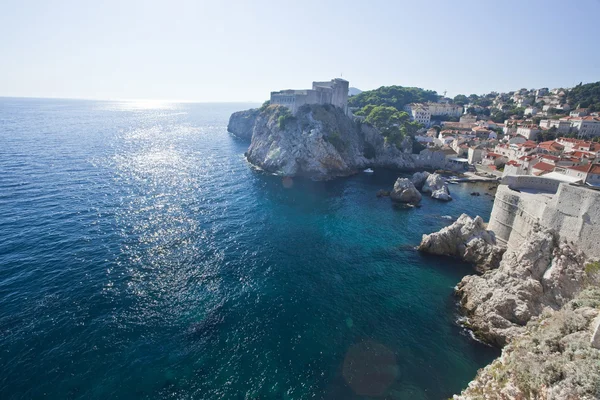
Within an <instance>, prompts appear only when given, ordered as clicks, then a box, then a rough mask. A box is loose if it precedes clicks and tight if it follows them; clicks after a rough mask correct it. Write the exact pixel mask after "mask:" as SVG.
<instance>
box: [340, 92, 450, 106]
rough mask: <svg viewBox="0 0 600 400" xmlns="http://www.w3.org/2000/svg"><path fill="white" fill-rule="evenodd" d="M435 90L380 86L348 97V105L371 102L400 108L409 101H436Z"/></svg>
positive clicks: (361, 104) (364, 104)
mask: <svg viewBox="0 0 600 400" xmlns="http://www.w3.org/2000/svg"><path fill="white" fill-rule="evenodd" d="M439 97H440V96H439V95H438V94H437V92H435V91H433V90H424V89H421V88H417V87H403V86H382V87H380V88H379V89H375V90H367V91H365V92H362V93H360V94H358V95H356V96H352V97H350V98H349V99H348V105H349V106H350V107H364V106H366V105H369V104H372V105H376V106H389V107H395V108H397V109H398V110H402V109H403V108H404V106H406V105H407V104H410V103H425V102H428V101H437V100H438V99H439Z"/></svg>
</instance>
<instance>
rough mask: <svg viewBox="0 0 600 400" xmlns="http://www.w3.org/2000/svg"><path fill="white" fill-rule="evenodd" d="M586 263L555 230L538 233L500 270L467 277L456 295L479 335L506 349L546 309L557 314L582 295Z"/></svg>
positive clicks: (509, 253) (510, 255) (506, 257)
mask: <svg viewBox="0 0 600 400" xmlns="http://www.w3.org/2000/svg"><path fill="white" fill-rule="evenodd" d="M583 265H584V259H583V255H582V254H581V253H578V252H576V251H575V250H574V249H573V248H572V247H571V245H569V244H567V243H564V242H563V243H557V240H556V238H555V236H554V233H553V232H552V231H550V230H545V229H542V230H534V231H533V232H532V234H531V235H530V236H529V237H528V238H527V239H526V240H524V241H523V244H522V245H521V246H520V247H519V248H518V249H515V250H509V251H507V252H506V253H505V254H504V256H503V258H502V261H501V263H500V267H499V268H498V269H495V270H491V271H489V272H487V273H485V274H484V275H483V276H466V277H465V278H463V280H462V281H461V282H460V283H459V284H458V287H457V292H456V293H457V295H458V296H459V297H460V303H461V306H462V308H463V309H464V311H465V312H466V314H467V316H468V318H469V325H470V326H471V327H472V328H473V330H474V331H475V332H476V334H477V335H478V336H479V337H480V338H482V339H483V340H486V341H488V342H490V343H494V344H496V345H499V346H504V345H505V344H506V343H507V342H509V341H510V340H511V339H513V338H514V337H515V336H517V335H519V334H520V333H523V331H524V329H525V328H524V327H525V324H527V322H528V321H529V320H530V319H531V318H532V317H534V316H538V315H540V314H541V313H542V311H543V310H544V308H546V307H550V308H552V309H555V310H556V309H558V308H560V307H561V306H562V305H564V304H565V303H566V302H568V301H569V300H571V299H572V298H573V296H574V295H575V294H576V293H577V292H578V291H579V290H581V288H582V287H583V283H584V281H585V277H586V274H585V270H584V266H583Z"/></svg>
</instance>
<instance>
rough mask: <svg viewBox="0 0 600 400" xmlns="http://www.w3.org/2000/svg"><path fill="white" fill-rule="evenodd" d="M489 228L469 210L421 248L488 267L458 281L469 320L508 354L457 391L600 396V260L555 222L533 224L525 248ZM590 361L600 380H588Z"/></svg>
mask: <svg viewBox="0 0 600 400" xmlns="http://www.w3.org/2000/svg"><path fill="white" fill-rule="evenodd" d="M485 228H486V227H485V224H484V223H483V220H482V219H481V218H480V217H476V218H470V217H469V216H467V215H466V214H463V215H461V217H460V218H459V219H458V220H457V221H456V222H454V223H453V224H452V225H450V226H448V227H446V228H444V229H442V230H440V231H439V232H435V233H432V234H430V235H423V239H422V241H421V244H420V245H419V247H418V249H419V250H420V251H423V252H427V253H432V254H438V255H447V256H452V257H456V258H460V259H462V260H464V261H467V262H470V263H472V264H474V266H475V268H476V270H477V271H478V272H481V273H482V275H468V276H465V277H464V278H463V279H462V280H461V282H460V283H459V284H458V285H457V287H456V290H455V294H456V296H457V297H458V299H459V303H460V308H461V311H462V312H463V313H464V314H465V316H466V317H467V318H466V321H465V323H464V326H465V327H467V328H468V329H470V330H471V331H472V332H473V333H474V336H475V337H477V338H478V339H479V340H481V341H483V342H486V343H489V344H492V345H495V346H498V347H503V352H502V355H501V357H500V358H499V359H498V360H496V361H494V363H492V364H491V365H489V366H488V367H486V368H485V369H482V370H480V372H479V373H478V375H477V377H476V379H475V380H474V381H472V382H471V383H470V384H469V387H468V388H467V389H466V390H465V391H464V392H463V393H462V394H461V395H460V396H455V398H456V399H515V400H517V399H526V398H543V399H563V398H569V396H576V397H571V398H581V399H584V398H586V399H587V398H589V399H592V398H598V396H599V395H600V366H599V365H600V364H598V362H597V361H598V360H600V350H599V349H600V340H596V336H598V337H600V333H599V332H598V330H599V329H598V324H599V323H600V322H598V323H595V324H592V320H593V319H594V318H595V317H596V315H598V314H600V289H599V288H598V283H599V278H598V269H599V268H597V266H598V264H597V263H594V262H593V261H591V260H588V259H586V257H585V256H584V254H583V253H581V252H580V251H578V250H577V248H576V246H575V245H574V244H572V243H567V242H565V241H561V240H560V239H559V238H558V237H557V235H556V234H555V233H554V232H553V231H551V230H548V229H542V228H537V229H534V230H532V231H531V232H530V233H529V235H528V237H527V238H526V240H524V241H523V243H522V244H521V245H520V246H519V247H518V248H516V249H512V250H506V249H504V248H502V247H501V246H499V245H498V244H497V243H496V241H495V237H494V233H493V232H491V231H488V230H486V229H485ZM585 293H587V294H585ZM589 293H592V294H591V295H590V294H589ZM590 296H591V297H590ZM590 298H593V299H594V300H593V301H591V300H590ZM594 327H595V328H594ZM550 340H552V341H553V342H554V343H555V345H553V346H550V345H549V344H548V341H550ZM573 353H577V354H578V356H577V357H578V360H580V361H581V365H590V366H595V367H594V368H591V369H589V368H587V367H581V368H580V367H579V364H575V363H574V359H573V357H574V356H573ZM540 354H544V356H540ZM532 356H535V357H536V358H535V359H536V361H535V367H536V368H535V369H532V368H531V365H530V363H531V357H532ZM586 368H587V370H588V371H591V372H590V373H591V374H592V375H593V376H594V379H595V381H594V380H593V379H588V380H586V383H585V384H584V385H583V386H581V385H580V384H579V383H578V382H581V380H582V376H583V375H585V371H586ZM557 369H558V371H557ZM592 394H593V395H592ZM563 396H564V397H563Z"/></svg>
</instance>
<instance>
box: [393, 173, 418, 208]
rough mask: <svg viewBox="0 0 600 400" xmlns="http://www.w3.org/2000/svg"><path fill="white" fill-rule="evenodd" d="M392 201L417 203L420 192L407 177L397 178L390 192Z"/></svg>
mask: <svg viewBox="0 0 600 400" xmlns="http://www.w3.org/2000/svg"><path fill="white" fill-rule="evenodd" d="M390 197H391V199H392V200H393V201H397V202H400V203H410V204H417V203H419V202H420V201H421V193H419V191H418V190H417V189H416V188H415V185H413V183H412V182H411V180H410V179H407V178H398V179H397V180H396V183H394V190H392V192H391V193H390Z"/></svg>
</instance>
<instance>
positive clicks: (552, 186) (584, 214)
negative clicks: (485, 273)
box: [488, 176, 600, 258]
mask: <svg viewBox="0 0 600 400" xmlns="http://www.w3.org/2000/svg"><path fill="white" fill-rule="evenodd" d="M536 225H537V226H541V227H544V228H550V229H552V230H554V231H555V232H556V233H557V234H558V236H559V238H560V239H561V240H566V241H568V242H573V243H575V244H576V245H577V248H578V249H580V250H581V251H583V252H584V253H585V254H586V255H587V256H588V257H595V258H596V257H600V191H598V190H595V189H593V188H590V187H587V186H581V185H573V184H568V183H561V182H559V181H556V180H553V179H548V178H544V177H536V176H506V177H504V178H502V180H501V184H500V185H499V186H498V191H497V192H496V199H495V201H494V207H493V209H492V214H491V216H490V222H489V225H488V229H490V230H492V231H494V233H495V234H496V239H497V240H498V242H500V243H501V244H504V245H506V246H507V247H509V248H515V247H517V246H519V245H520V244H521V243H523V241H524V240H525V239H526V238H527V236H528V235H529V233H530V232H531V231H532V230H533V228H534V227H535V226H536Z"/></svg>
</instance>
